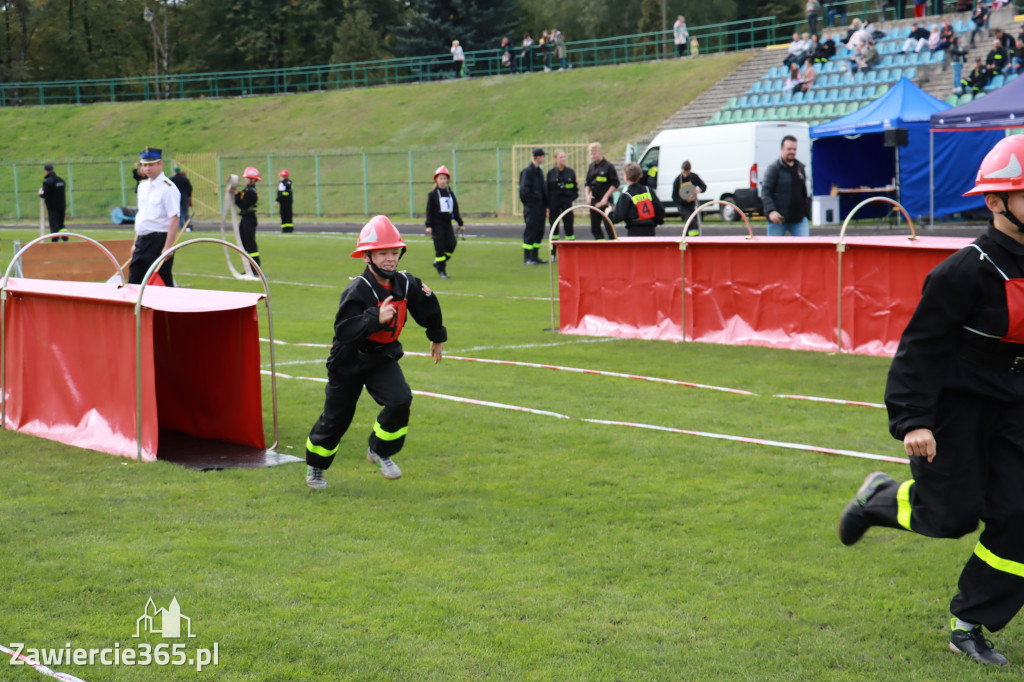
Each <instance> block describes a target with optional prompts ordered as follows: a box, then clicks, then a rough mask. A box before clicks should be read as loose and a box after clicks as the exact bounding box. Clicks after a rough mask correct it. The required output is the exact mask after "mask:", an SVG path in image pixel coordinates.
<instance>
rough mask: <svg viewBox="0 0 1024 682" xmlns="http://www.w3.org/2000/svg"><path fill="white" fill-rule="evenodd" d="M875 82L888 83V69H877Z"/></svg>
mask: <svg viewBox="0 0 1024 682" xmlns="http://www.w3.org/2000/svg"><path fill="white" fill-rule="evenodd" d="M876 82H878V83H888V82H889V69H882V70H881V71H879V72H878V80H877V81H876Z"/></svg>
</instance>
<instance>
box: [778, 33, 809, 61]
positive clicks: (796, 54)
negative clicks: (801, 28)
mask: <svg viewBox="0 0 1024 682" xmlns="http://www.w3.org/2000/svg"><path fill="white" fill-rule="evenodd" d="M803 51H804V42H803V41H802V40H801V39H800V34H799V33H794V34H793V42H791V43H790V44H789V47H787V48H786V58H785V59H783V60H782V63H783V65H785V66H789V65H790V64H799V63H800V54H801V53H802V52H803Z"/></svg>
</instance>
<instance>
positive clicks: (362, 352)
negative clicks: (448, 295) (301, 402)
mask: <svg viewBox="0 0 1024 682" xmlns="http://www.w3.org/2000/svg"><path fill="white" fill-rule="evenodd" d="M388 296H392V297H393V299H392V302H395V303H397V302H401V301H404V302H405V305H406V309H407V310H408V312H409V314H411V315H412V317H413V319H414V320H416V322H417V323H418V324H419V325H420V326H421V327H424V328H426V330H427V338H428V339H430V340H431V341H436V342H437V343H444V342H445V341H447V340H448V331H447V330H446V329H445V328H444V324H443V319H442V316H441V304H440V303H439V302H438V300H437V297H436V296H434V292H433V291H431V290H430V287H428V286H427V285H426V284H424V283H423V282H422V281H420V280H419V279H418V278H416V277H414V276H413V275H410V274H409V273H407V272H399V273H398V274H396V275H395V278H394V279H393V280H392V286H391V289H390V290H389V289H385V288H384V287H382V286H381V285H380V284H378V283H377V279H376V278H375V277H374V276H373V272H371V271H370V268H369V267H367V268H366V269H365V270H364V271H363V274H362V275H360V276H359V277H356V278H354V279H353V280H352V281H351V282H350V283H349V285H348V286H347V287H345V291H343V292H342V293H341V301H340V302H339V303H338V313H337V315H335V318H334V341H333V342H332V344H331V353H330V355H329V356H328V358H327V370H328V372H338V373H340V374H352V373H356V372H359V371H363V370H365V369H367V368H368V367H370V366H372V365H373V364H375V363H378V362H380V361H382V360H389V359H390V360H398V359H399V358H401V357H402V354H403V351H402V343H401V342H400V341H399V340H398V339H395V340H394V341H391V342H390V343H378V342H376V341H373V340H371V339H370V336H371V335H372V334H375V333H376V332H380V331H385V330H388V329H394V328H395V326H396V325H399V324H404V323H405V319H404V318H403V319H401V320H399V319H398V316H397V315H396V317H395V318H393V319H392V320H391V323H390V324H388V325H383V324H381V323H380V318H379V308H380V304H381V302H383V301H384V300H385V299H386V298H387V297H388Z"/></svg>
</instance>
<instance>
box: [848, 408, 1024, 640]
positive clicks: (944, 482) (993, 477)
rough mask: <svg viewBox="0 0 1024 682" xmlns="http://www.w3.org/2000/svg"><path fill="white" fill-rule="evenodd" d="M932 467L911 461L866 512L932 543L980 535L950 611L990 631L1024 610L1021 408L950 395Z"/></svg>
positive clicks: (1023, 416)
mask: <svg viewBox="0 0 1024 682" xmlns="http://www.w3.org/2000/svg"><path fill="white" fill-rule="evenodd" d="M937 424H938V426H936V428H935V429H934V434H935V441H936V450H937V453H938V454H936V456H935V458H934V459H933V460H932V462H931V464H929V463H928V462H927V460H925V459H922V458H920V457H911V458H910V471H911V473H912V474H913V477H914V478H913V480H910V481H904V482H903V483H901V484H895V485H891V486H889V487H888V488H885V489H883V490H880V491H879V492H878V493H877V494H875V495H874V496H873V497H872V498H871V499H870V500H869V501H868V504H867V505H866V506H865V510H866V511H867V513H868V517H869V518H870V519H871V520H872V521H873V522H875V523H877V524H878V525H882V526H889V527H893V528H902V529H905V530H910V531H912V532H915V533H919V534H921V535H926V536H928V537H933V538H959V537H962V536H964V535H967V534H969V533H971V532H973V531H974V530H975V529H976V528H977V527H978V522H979V521H981V522H982V523H984V524H985V528H984V530H983V531H982V533H981V536H980V537H979V539H978V544H977V546H976V547H975V550H974V553H973V554H972V555H971V556H970V558H969V559H968V560H967V564H966V565H965V566H964V568H963V571H962V572H961V574H960V581H959V588H960V592H959V593H958V594H957V595H956V596H955V597H953V600H952V601H951V602H950V611H951V612H952V613H953V614H954V615H955V616H956V617H957V618H960V619H961V620H964V621H966V622H968V623H980V624H982V625H984V626H985V627H986V628H988V629H989V630H991V631H992V632H995V631H997V630H999V629H1001V628H1003V627H1004V626H1005V625H1006V624H1007V623H1009V622H1010V620H1011V619H1012V618H1013V617H1014V616H1015V615H1016V614H1017V612H1018V611H1020V609H1021V607H1022V606H1024V495H1022V494H1021V491H1022V490H1024V405H1021V404H1013V403H1003V402H997V401H995V400H988V399H985V398H981V397H979V396H977V395H967V394H964V393H954V392H950V391H947V392H945V393H943V395H942V397H941V398H940V400H939V413H938V415H937Z"/></svg>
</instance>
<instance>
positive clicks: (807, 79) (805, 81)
mask: <svg viewBox="0 0 1024 682" xmlns="http://www.w3.org/2000/svg"><path fill="white" fill-rule="evenodd" d="M817 78H818V72H817V71H815V70H814V60H812V59H811V58H810V57H807V58H806V59H804V70H803V71H802V72H801V73H800V82H799V83H797V84H796V86H794V87H793V92H794V94H795V93H797V92H808V91H809V90H810V89H811V88H813V87H814V81H815V80H817Z"/></svg>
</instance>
